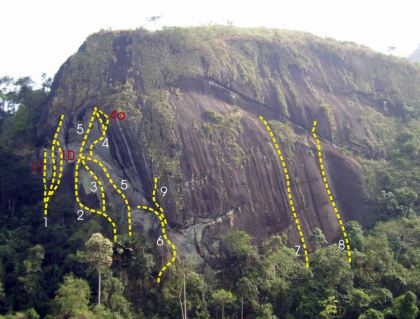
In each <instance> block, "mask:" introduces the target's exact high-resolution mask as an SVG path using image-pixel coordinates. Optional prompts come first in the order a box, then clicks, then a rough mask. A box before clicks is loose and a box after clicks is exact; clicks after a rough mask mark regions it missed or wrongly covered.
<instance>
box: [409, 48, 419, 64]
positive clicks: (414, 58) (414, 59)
mask: <svg viewBox="0 0 420 319" xmlns="http://www.w3.org/2000/svg"><path fill="white" fill-rule="evenodd" d="M408 59H409V60H410V61H411V62H420V45H419V47H418V48H417V49H416V50H414V52H413V53H411V54H410V56H409V57H408Z"/></svg>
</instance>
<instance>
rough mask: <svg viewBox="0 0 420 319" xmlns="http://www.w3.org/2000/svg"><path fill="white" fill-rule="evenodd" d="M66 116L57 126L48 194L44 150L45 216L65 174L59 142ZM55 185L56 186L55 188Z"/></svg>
mask: <svg viewBox="0 0 420 319" xmlns="http://www.w3.org/2000/svg"><path fill="white" fill-rule="evenodd" d="M63 119H64V115H61V118H60V122H59V123H58V126H57V131H56V132H55V135H54V139H53V142H52V146H51V162H52V164H53V165H52V167H53V171H52V180H51V184H50V189H49V191H48V192H47V189H48V187H47V178H46V177H47V171H46V168H47V149H44V167H43V171H42V181H43V183H44V203H45V204H44V215H47V214H48V202H49V200H50V197H51V196H52V195H53V194H54V192H55V190H56V189H57V187H58V185H60V180H61V176H62V173H63V158H62V157H61V148H60V142H59V141H58V133H59V132H60V128H61V124H63ZM56 145H57V147H58V151H59V155H58V157H59V159H60V165H59V172H58V178H57V179H56V176H57V165H55V158H54V157H55V146H56ZM54 184H55V186H54Z"/></svg>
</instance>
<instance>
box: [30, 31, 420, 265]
mask: <svg viewBox="0 0 420 319" xmlns="http://www.w3.org/2000/svg"><path fill="white" fill-rule="evenodd" d="M367 69H369V71H368V73H367V71H366V70H367ZM404 72H405V73H404ZM396 77H398V78H403V77H408V78H409V80H407V81H405V82H404V81H403V83H402V84H397V83H396V82H395V81H394V78H396ZM418 82H419V76H418V72H417V73H416V72H415V71H414V70H413V69H412V66H410V65H409V63H408V62H407V63H406V62H404V61H399V60H398V61H397V60H396V59H394V58H393V57H385V56H381V55H379V54H376V53H374V52H373V51H371V50H369V49H367V48H362V47H359V46H357V45H355V44H351V43H339V42H337V41H332V40H330V41H328V40H325V39H321V38H318V37H315V36H313V35H310V34H306V33H297V32H290V31H289V32H284V31H283V32H280V31H278V30H266V29H264V30H260V31H258V30H257V31H255V30H254V31H252V30H251V31H250V30H242V29H235V28H228V27H220V26H218V27H215V28H212V27H210V28H190V29H181V28H173V29H167V30H164V31H158V32H148V31H146V30H136V31H120V32H102V33H98V34H94V35H91V36H90V37H89V38H88V39H87V40H86V42H85V43H84V44H83V45H82V46H81V48H80V49H79V51H78V52H77V53H76V54H75V55H74V56H72V57H71V58H69V60H68V61H66V62H65V63H64V64H63V66H62V67H61V68H60V70H59V72H58V73H57V75H56V77H55V79H54V83H53V86H52V90H51V94H50V97H49V100H48V107H47V109H46V111H45V113H44V114H43V116H42V119H41V123H40V125H39V130H38V139H39V146H40V148H39V153H38V157H39V160H40V161H41V160H42V156H43V149H44V148H51V142H52V138H53V136H54V133H55V130H56V128H57V125H58V122H59V118H60V116H61V115H62V114H64V121H63V124H62V127H61V130H60V133H59V135H58V139H59V140H60V144H61V145H62V147H63V149H65V150H66V151H67V150H74V152H75V153H76V160H75V161H73V162H71V161H65V164H64V173H63V178H62V181H61V184H60V187H59V188H58V189H57V192H58V194H60V193H61V194H70V195H71V196H73V202H74V210H75V212H76V211H77V210H78V204H77V202H76V199H75V195H74V187H75V186H74V171H75V162H76V161H77V156H78V152H79V148H80V145H81V143H82V141H83V137H84V134H78V133H77V130H78V126H79V125H80V124H82V127H83V128H84V129H86V128H88V125H89V122H90V119H91V116H92V113H93V110H94V108H95V107H96V108H97V109H99V110H102V111H103V112H104V113H105V114H107V115H108V117H110V116H111V114H112V112H113V111H114V110H115V111H116V114H117V113H118V112H124V113H125V119H123V120H118V119H113V118H109V125H108V129H107V132H106V138H108V143H109V147H106V146H102V145H101V143H97V144H95V146H94V147H93V151H92V157H93V158H94V159H96V160H98V161H99V162H101V163H102V164H103V165H104V167H106V170H107V172H108V173H109V176H110V178H111V179H112V180H113V181H114V183H115V184H116V185H117V186H118V187H120V185H121V183H122V180H125V181H127V185H128V188H127V189H126V190H123V193H124V194H125V196H126V198H127V199H128V202H129V203H130V207H131V215H132V228H133V231H134V232H137V231H141V232H144V233H145V234H147V235H148V236H150V237H151V238H156V239H157V238H158V237H159V236H160V235H161V233H160V221H159V219H158V218H157V216H156V215H155V214H154V213H153V212H150V211H147V210H143V209H137V208H136V207H137V206H148V207H155V206H154V202H153V195H152V194H153V188H154V177H155V176H157V177H158V183H157V187H158V191H157V192H156V201H157V202H158V203H159V204H160V205H162V207H163V209H164V214H165V217H166V219H167V222H168V224H169V227H168V228H169V231H168V237H169V238H170V239H171V241H172V242H173V243H174V244H175V245H176V246H177V251H178V253H179V254H181V255H190V256H192V258H195V259H197V260H200V259H205V260H206V261H207V262H208V263H209V264H211V265H213V266H215V267H217V265H218V263H219V261H218V255H219V250H218V245H219V240H220V239H221V238H222V237H223V236H224V235H226V234H227V233H228V232H229V231H232V230H234V229H240V230H245V231H246V232H247V233H249V234H250V235H251V237H252V238H253V241H254V242H255V243H261V242H262V241H264V240H266V239H267V238H269V237H270V236H271V235H273V234H276V233H281V232H286V233H287V235H288V241H289V243H288V244H289V245H290V246H291V247H293V246H295V245H299V244H300V243H301V239H300V236H299V234H298V230H297V228H296V225H295V221H294V219H293V218H292V212H291V210H290V205H289V199H288V193H287V185H286V178H285V173H284V171H283V167H282V164H281V161H280V159H279V156H278V155H277V153H276V152H275V148H274V143H273V142H272V140H271V137H270V135H269V132H268V131H267V129H266V127H265V125H264V123H263V121H262V120H261V119H260V116H262V117H263V118H264V119H265V120H267V121H268V122H269V124H270V126H271V127H272V129H273V131H274V136H275V137H276V138H277V141H278V144H279V147H280V150H281V151H282V154H283V155H284V157H285V163H286V167H287V169H288V171H289V174H290V184H291V185H290V187H291V194H292V197H293V201H294V205H295V207H296V213H297V215H298V218H299V221H300V226H301V228H302V233H303V236H304V238H305V239H306V240H307V239H308V237H309V235H310V233H311V230H312V229H313V228H314V227H319V228H320V229H321V230H322V231H323V232H324V234H325V236H326V239H327V241H328V242H329V243H334V242H336V241H337V242H338V237H339V236H338V232H339V231H340V224H339V222H338V220H337V217H336V213H335V212H334V210H333V207H332V206H331V203H330V201H329V198H328V194H327V190H326V189H325V186H324V182H323V176H322V175H321V169H320V166H319V162H318V151H317V149H316V141H315V139H314V138H313V137H312V126H313V122H314V120H315V119H317V123H318V124H317V128H316V133H317V135H318V136H319V139H320V142H321V147H322V151H323V159H324V162H323V164H324V168H325V172H326V175H327V178H328V182H329V186H330V189H331V192H332V194H333V196H334V199H335V201H336V203H337V208H338V210H339V212H340V214H341V217H342V221H343V222H344V223H345V222H348V221H350V220H356V221H358V222H359V223H360V224H361V225H362V226H364V227H366V226H367V225H368V223H369V222H370V220H371V217H372V205H373V198H372V197H371V195H370V192H369V190H368V187H367V185H366V182H365V177H364V170H363V167H362V166H361V165H360V164H359V163H358V162H357V161H356V160H355V159H353V158H352V157H350V156H348V155H345V154H344V153H343V152H342V151H340V150H339V147H346V148H347V149H350V150H353V151H354V152H359V153H363V154H365V156H371V157H380V156H381V150H380V148H378V147H377V146H376V144H375V141H376V136H374V135H373V136H372V134H369V132H368V131H369V130H370V131H372V128H371V127H370V123H368V122H366V120H365V119H363V116H365V114H364V113H363V109H365V108H368V109H369V110H370V112H373V113H375V114H380V115H384V116H400V115H401V112H402V111H401V110H402V109H401V105H402V103H409V102H410V101H411V100H413V101H414V100H416V99H417V100H418V89H417V90H413V92H417V96H406V95H404V88H402V87H400V86H399V85H401V86H403V85H409V86H410V87H411V86H414V85H416V83H418ZM417 87H420V86H417ZM383 101H387V104H386V106H385V104H384V103H383ZM384 106H385V107H384ZM104 120H105V118H104ZM102 130H103V128H102V126H101V124H100V122H99V121H98V120H97V119H95V120H94V122H93V125H92V128H91V131H90V133H89V136H88V138H87V145H90V144H91V143H93V141H95V140H97V139H99V138H100V137H101V136H102ZM84 155H85V156H86V155H87V153H86V151H84ZM90 168H91V169H92V170H93V171H94V172H95V174H96V175H97V177H98V179H99V180H101V181H102V182H103V184H104V188H105V189H104V192H105V194H106V196H105V197H106V202H107V203H111V204H113V205H115V207H120V208H121V209H122V211H123V212H124V214H121V215H120V217H119V220H117V221H116V224H117V231H118V233H124V232H127V231H128V221H127V215H126V213H127V207H126V204H125V202H124V200H123V198H122V197H121V195H120V194H119V193H118V192H117V191H116V190H115V188H114V187H113V185H112V184H111V183H110V182H109V181H108V180H109V179H108V178H107V176H106V175H105V172H104V171H103V170H102V169H100V167H99V166H95V165H92V166H90ZM93 181H94V179H93V177H92V176H91V174H90V173H89V172H88V171H86V170H85V169H82V168H81V169H79V181H78V183H79V186H78V188H79V195H80V199H81V201H82V202H83V204H85V205H87V206H89V207H91V208H93V209H100V203H101V197H100V196H101V194H100V192H92V191H91V183H92V182H93ZM162 186H164V187H166V188H167V193H166V194H165V195H163V193H161V192H160V191H159V190H160V188H161V187H162ZM309 248H310V249H309V250H311V247H309Z"/></svg>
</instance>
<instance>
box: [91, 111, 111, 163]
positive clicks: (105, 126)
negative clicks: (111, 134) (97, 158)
mask: <svg viewBox="0 0 420 319" xmlns="http://www.w3.org/2000/svg"><path fill="white" fill-rule="evenodd" d="M99 112H100V113H101V114H102V115H104V116H105V118H106V125H105V124H104V123H103V121H102V118H101V117H100V116H99V114H98V113H96V117H97V118H98V120H99V121H100V122H101V124H102V136H101V137H100V138H99V139H97V140H96V141H94V142H93V144H92V145H91V146H90V148H89V155H90V156H92V148H93V147H94V146H95V144H96V143H98V142H100V141H102V140H103V139H104V137H105V134H106V131H107V129H108V123H109V120H108V115H106V114H104V113H103V112H102V111H101V110H99ZM91 126H92V123H90V124H89V129H90V127H91ZM89 129H88V130H89Z"/></svg>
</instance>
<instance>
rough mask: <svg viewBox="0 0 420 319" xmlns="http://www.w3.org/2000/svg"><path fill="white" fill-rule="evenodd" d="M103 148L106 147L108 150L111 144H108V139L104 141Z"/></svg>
mask: <svg viewBox="0 0 420 319" xmlns="http://www.w3.org/2000/svg"><path fill="white" fill-rule="evenodd" d="M102 146H105V147H106V148H108V146H109V144H108V138H106V139H105V140H104V142H103V143H102Z"/></svg>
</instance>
